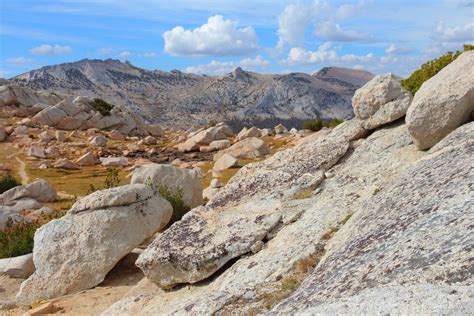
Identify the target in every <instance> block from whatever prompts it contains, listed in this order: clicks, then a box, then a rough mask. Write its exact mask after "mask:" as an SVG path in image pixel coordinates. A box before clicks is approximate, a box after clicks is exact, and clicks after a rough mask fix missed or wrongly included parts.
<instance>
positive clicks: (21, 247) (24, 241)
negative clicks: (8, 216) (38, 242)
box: [0, 222, 41, 259]
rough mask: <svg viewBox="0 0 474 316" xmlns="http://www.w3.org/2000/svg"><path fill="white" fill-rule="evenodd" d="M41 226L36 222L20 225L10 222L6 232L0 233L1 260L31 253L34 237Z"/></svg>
mask: <svg viewBox="0 0 474 316" xmlns="http://www.w3.org/2000/svg"><path fill="white" fill-rule="evenodd" d="M40 226H41V225H40V224H39V223H36V222H33V223H27V224H20V225H12V222H8V223H7V227H6V228H5V230H4V231H3V232H2V231H0V259H2V258H10V257H17V256H21V255H26V254H28V253H31V252H32V251H33V237H34V236H35V232H36V230H37V229H38V228H39V227H40Z"/></svg>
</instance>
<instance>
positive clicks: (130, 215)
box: [17, 184, 172, 303]
mask: <svg viewBox="0 0 474 316" xmlns="http://www.w3.org/2000/svg"><path fill="white" fill-rule="evenodd" d="M171 214H172V207H171V205H170V203H169V202H168V201H166V200H165V199H164V198H162V197H161V196H159V195H156V194H155V193H154V191H153V189H152V188H150V187H149V186H147V185H144V184H131V185H125V186H122V187H117V188H112V189H107V190H103V191H97V192H94V193H92V194H91V195H88V196H87V197H84V198H83V199H81V200H79V201H78V202H76V203H75V204H74V205H73V206H72V208H71V209H70V210H69V211H68V213H67V214H66V215H65V216H64V217H62V218H60V219H56V220H53V221H51V222H49V223H47V224H46V225H44V226H42V227H41V228H40V229H38V230H37V231H36V234H35V239H34V249H33V260H34V264H35V266H36V271H35V273H34V274H33V275H32V276H31V277H30V278H29V279H27V280H26V281H25V282H23V283H22V285H21V289H20V292H19V293H18V295H17V299H18V300H19V301H21V302H26V303H28V302H33V301H35V300H41V299H47V298H53V297H57V296H60V295H64V294H70V293H75V292H78V291H81V290H85V289H88V288H91V287H93V286H95V285H97V284H99V283H100V282H102V281H103V280H104V277H105V276H106V274H107V273H108V272H109V271H110V270H111V269H112V268H113V267H114V266H115V264H116V263H117V262H118V261H119V260H120V259H121V258H122V257H124V256H125V255H126V254H127V253H129V252H130V251H131V250H132V249H134V248H135V247H137V246H138V245H140V244H141V243H142V242H143V241H144V240H146V239H147V238H149V237H151V236H152V235H153V234H154V233H156V232H157V231H158V230H160V229H161V228H163V227H164V225H166V223H168V221H169V220H170V218H171ZM52 280H54V282H52Z"/></svg>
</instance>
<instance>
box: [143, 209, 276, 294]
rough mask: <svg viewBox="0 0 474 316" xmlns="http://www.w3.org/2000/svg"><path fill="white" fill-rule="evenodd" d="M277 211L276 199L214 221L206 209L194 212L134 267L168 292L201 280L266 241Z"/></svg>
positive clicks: (184, 218)
mask: <svg viewBox="0 0 474 316" xmlns="http://www.w3.org/2000/svg"><path fill="white" fill-rule="evenodd" d="M277 208H278V203H276V204H275V201H260V202H256V203H250V204H248V205H242V206H239V207H236V208H233V209H230V210H226V211H225V212H222V213H221V214H218V215H217V216H216V217H213V218H212V219H211V218H209V217H208V216H207V215H206V211H207V209H206V208H205V207H199V208H196V209H194V210H193V211H191V212H189V213H187V214H186V215H185V216H184V217H183V218H182V219H181V220H180V221H179V222H176V223H175V224H174V225H173V226H172V227H174V228H175V229H167V230H166V231H165V232H163V233H162V234H160V235H159V236H158V237H157V238H156V239H155V240H154V241H153V242H152V244H150V246H148V248H147V249H145V251H143V253H142V254H141V255H140V256H139V257H138V260H137V262H136V265H137V266H138V267H139V268H140V269H141V270H142V271H143V273H144V274H145V276H146V277H147V278H148V279H149V280H151V281H152V282H154V283H155V284H157V285H158V286H159V287H161V288H165V289H166V288H172V287H174V286H175V285H177V284H180V283H195V282H198V281H200V280H203V279H205V278H207V277H208V276H210V275H212V274H213V273H214V272H215V271H217V270H218V269H219V268H220V267H222V266H223V265H224V264H225V263H226V262H228V261H229V260H230V259H232V258H235V257H237V256H240V255H242V254H244V253H247V252H249V251H250V248H251V247H252V245H254V244H255V243H256V242H257V241H259V240H262V239H263V238H265V236H266V235H267V233H268V232H269V231H270V230H271V229H272V228H274V227H275V226H276V225H277V224H278V222H279V220H280V217H281V214H279V213H278V212H276V211H275V210H276V209H277ZM249 209H251V210H252V212H248V210H249ZM230 238H234V240H233V242H231V241H230Z"/></svg>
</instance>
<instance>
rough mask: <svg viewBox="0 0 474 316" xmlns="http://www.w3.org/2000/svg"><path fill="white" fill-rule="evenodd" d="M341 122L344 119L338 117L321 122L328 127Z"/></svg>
mask: <svg viewBox="0 0 474 316" xmlns="http://www.w3.org/2000/svg"><path fill="white" fill-rule="evenodd" d="M342 122H344V121H343V120H340V119H337V118H333V119H331V120H330V121H327V122H323V126H324V127H328V128H334V127H336V126H338V125H339V124H341V123H342Z"/></svg>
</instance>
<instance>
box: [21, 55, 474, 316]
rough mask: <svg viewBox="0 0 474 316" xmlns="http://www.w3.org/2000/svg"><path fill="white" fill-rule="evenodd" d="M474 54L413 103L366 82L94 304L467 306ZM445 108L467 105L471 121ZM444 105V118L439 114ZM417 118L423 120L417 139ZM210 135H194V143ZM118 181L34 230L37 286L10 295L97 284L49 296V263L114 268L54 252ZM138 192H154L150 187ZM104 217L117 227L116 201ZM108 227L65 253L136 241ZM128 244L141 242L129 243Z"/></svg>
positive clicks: (375, 311) (193, 213) (395, 85)
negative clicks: (344, 111) (348, 104)
mask: <svg viewBox="0 0 474 316" xmlns="http://www.w3.org/2000/svg"><path fill="white" fill-rule="evenodd" d="M473 61H474V52H468V53H464V54H463V55H461V56H460V57H459V58H458V59H457V60H456V61H454V62H453V63H451V64H450V65H448V66H447V67H446V68H445V69H443V70H442V71H440V72H439V73H438V74H437V75H436V76H434V77H433V78H431V79H430V80H428V81H427V82H426V83H425V84H424V85H423V86H422V87H421V88H420V90H419V92H418V93H419V95H418V94H417V95H415V96H414V99H413V101H412V102H410V101H411V98H410V99H407V97H406V95H405V93H406V91H405V90H404V89H403V88H402V87H401V86H400V84H399V83H400V82H399V78H397V77H396V76H393V75H391V74H387V75H383V76H377V77H375V78H373V79H372V80H371V81H370V82H369V83H367V84H366V85H365V86H364V87H362V88H361V89H360V90H359V91H358V92H357V95H356V96H355V97H354V99H353V103H354V107H355V108H358V110H356V111H355V115H356V117H355V118H354V119H352V120H349V121H346V122H344V123H342V124H340V125H338V126H337V127H336V128H334V129H331V130H322V131H320V132H318V133H314V134H312V135H310V136H308V137H305V138H302V139H300V141H299V143H298V144H297V145H296V146H295V147H293V148H289V149H286V150H282V151H280V152H278V153H276V154H274V155H273V156H270V157H266V159H265V160H262V161H258V162H254V163H250V164H247V165H246V166H244V167H243V168H241V169H240V170H239V171H238V172H237V174H236V175H235V176H234V177H232V178H231V179H230V181H229V182H228V183H227V184H226V185H225V186H223V187H220V188H219V190H218V191H217V192H216V193H215V194H214V195H213V196H212V197H210V200H209V201H208V202H207V203H206V204H205V205H198V206H196V207H194V208H193V209H191V210H190V211H189V212H187V213H186V214H185V215H184V216H183V217H182V218H181V220H179V221H176V222H174V223H173V224H172V225H171V226H169V227H167V228H166V229H164V230H163V231H162V232H160V233H158V234H156V235H155V236H154V240H153V241H152V242H151V243H147V244H146V245H142V246H144V247H146V249H144V250H143V251H140V252H141V254H140V255H139V256H138V259H137V260H136V262H135V265H136V266H138V267H139V268H140V269H141V270H142V272H143V273H144V276H145V277H144V278H143V279H142V281H140V282H139V283H138V284H137V285H136V286H135V287H134V289H132V290H131V291H130V292H129V293H128V294H127V295H125V297H124V298H123V299H121V300H119V301H117V302H115V303H114V304H113V305H111V306H109V307H108V309H107V310H105V311H104V310H103V309H102V310H100V311H96V313H95V314H98V313H99V312H101V313H102V315H156V314H160V315H161V314H165V315H229V314H245V315H247V314H248V315H253V314H264V313H266V314H270V315H277V314H278V315H288V314H338V315H339V314H341V315H346V314H347V315H351V314H368V315H380V314H428V315H431V314H455V315H458V314H459V315H464V314H470V313H471V311H472V310H473V308H474V306H473V300H472V293H473V285H472V284H473V283H472V281H473V275H472V272H473V271H472V246H473V244H474V240H473V237H472V236H473V234H472V230H473V225H472V222H473V220H474V212H473V210H474V200H473V197H472V191H473V175H474V167H473V166H474V141H473V139H474V122H472V113H473V112H474V95H473V94H472V91H474V80H472V74H473V73H474V69H473V66H474V63H473ZM459 78H462V80H461V81H459V80H460V79H459ZM459 82H460V84H456V83H459ZM445 87H449V89H446V88H445ZM431 95H437V98H436V99H432V98H428V97H427V96H431ZM420 96H421V97H420ZM446 108H448V109H451V111H443V110H444V109H446ZM452 109H461V110H462V112H463V114H464V113H469V114H470V115H471V116H470V118H467V119H466V115H459V113H457V112H456V111H452ZM439 112H443V113H444V114H445V118H444V120H440V119H439V118H438V117H437V116H436V115H434V114H436V113H439ZM415 114H416V115H415ZM404 115H406V120H405V118H404V117H403V116H404ZM446 122H449V124H446ZM419 126H428V127H427V128H426V129H425V130H424V133H423V134H422V133H419V132H418V127H419ZM208 134H209V135H210V134H211V132H210V131H208V130H201V131H197V134H196V135H195V136H191V138H193V137H196V138H195V139H194V140H195V141H196V143H202V142H203V140H204V139H206V137H205V136H206V135H208ZM197 135H199V137H197ZM433 135H435V136H436V137H433ZM439 135H442V136H439ZM277 136H278V137H279V136H281V135H277ZM252 138H253V137H249V138H247V139H252ZM255 139H257V138H255ZM257 140H258V139H257ZM243 141H245V139H244V140H243ZM427 141H429V142H427ZM206 143H207V141H206ZM420 144H423V146H420ZM227 154H228V153H227V152H226V155H227ZM223 157H224V156H223ZM221 158H222V157H221ZM219 159H220V158H219ZM168 168H171V169H168ZM164 169H167V170H166V171H165V170H164ZM190 172H191V171H190ZM183 179H185V177H184V176H180V175H178V172H175V171H174V170H173V169H172V167H166V168H164V167H162V166H160V165H151V166H147V167H145V166H142V167H140V168H138V169H135V171H134V174H133V176H132V183H143V182H144V183H146V184H152V187H153V188H154V187H155V183H154V182H155V181H158V182H159V185H163V184H164V182H167V183H170V184H173V183H178V180H183ZM134 185H135V186H137V184H134ZM129 187H130V186H128V187H127V186H122V187H119V188H116V189H114V190H113V191H114V192H115V194H109V193H110V192H111V191H110V190H104V191H100V192H96V193H94V194H92V195H89V196H88V197H85V198H83V200H79V201H78V202H76V204H75V205H74V206H73V207H72V208H71V209H70V211H69V212H68V215H66V216H65V217H64V218H63V219H58V220H55V221H52V222H50V223H49V224H47V225H45V226H44V227H43V228H42V229H40V231H39V233H37V234H36V235H35V247H34V250H33V259H34V260H35V264H36V263H38V267H40V268H39V269H38V270H37V271H36V272H35V274H33V275H32V276H30V278H29V279H28V280H26V281H24V283H23V288H22V289H24V288H27V286H28V285H30V284H34V285H35V287H34V289H37V290H35V291H34V294H32V293H29V292H28V291H20V292H19V294H18V296H17V299H18V300H20V299H21V300H22V301H23V302H31V301H32V300H34V299H41V298H47V299H51V298H54V297H55V296H57V295H61V294H60V293H63V294H64V293H68V294H71V295H75V293H76V292H78V291H81V290H87V289H88V288H89V287H90V286H92V285H90V284H85V283H83V282H81V281H82V277H83V276H82V275H81V274H80V273H78V272H77V273H71V274H70V275H67V278H64V279H63V278H54V279H55V282H57V284H56V285H55V286H56V287H62V286H63V285H68V282H69V280H74V281H75V282H76V283H77V284H80V285H81V286H80V287H75V288H72V289H71V290H67V291H61V292H58V293H50V292H49V291H48V290H49V288H51V286H49V285H48V283H49V280H50V279H51V278H53V277H54V275H55V273H56V271H63V270H64V271H69V270H68V269H70V267H71V266H74V268H75V269H77V270H78V271H84V270H87V267H88V266H95V267H101V264H102V265H103V266H105V267H106V269H104V271H105V270H108V269H110V268H111V264H109V263H107V264H106V265H105V264H104V263H103V262H101V259H100V257H99V258H97V259H96V258H95V256H90V257H87V258H88V260H87V262H84V261H80V260H75V261H74V262H71V261H69V260H68V257H65V256H64V255H61V254H62V253H64V249H63V248H64V246H61V244H62V242H63V240H62V239H61V238H56V237H55V236H54V232H55V231H56V230H55V229H54V228H55V227H59V223H61V221H65V220H69V219H70V218H71V216H84V217H86V219H88V220H90V219H93V218H94V216H96V215H97V212H102V210H95V209H94V208H90V211H89V209H87V210H86V209H84V206H85V205H100V208H101V207H102V206H104V205H107V206H113V208H115V206H117V205H118V204H120V205H122V201H125V200H128V199H125V198H122V197H121V194H117V193H116V192H120V191H121V192H123V193H126V192H125V191H127V188H129ZM139 187H140V188H142V190H144V191H147V192H148V195H150V196H153V197H154V198H157V199H158V198H160V197H159V194H160V192H157V191H155V190H151V189H150V188H148V187H145V186H143V185H139ZM156 187H158V186H156ZM196 194H200V192H197V193H196ZM148 195H147V196H148ZM104 196H107V198H104ZM124 196H126V194H124ZM198 204H199V203H198ZM121 207H122V206H121ZM123 207H124V211H125V210H127V211H128V212H130V211H134V210H137V209H134V208H127V207H125V206H123ZM140 209H141V210H142V211H150V210H151V209H152V208H151V207H150V206H146V205H141V206H140ZM160 209H161V207H160ZM163 209H164V208H163ZM76 210H79V211H80V212H79V213H76V212H75V211H76ZM159 211H160V210H158V209H156V210H155V212H156V213H159ZM174 211H175V210H173V212H174ZM104 213H107V214H108V215H107V217H106V219H108V220H110V221H111V224H110V225H112V224H113V223H114V221H115V220H114V219H113V217H112V215H114V212H107V210H104ZM140 213H141V212H140ZM137 215H138V214H137ZM107 222H108V221H107ZM161 224H162V223H161V222H160V225H159V226H161ZM163 224H164V223H163ZM70 225H72V227H71V229H68V232H70V234H69V235H68V236H67V240H68V242H69V241H70V242H71V244H72V243H73V241H74V240H81V241H84V240H85V239H84V238H86V237H84V236H90V235H91V234H92V236H95V235H96V233H95V232H96V231H97V232H100V236H102V232H101V227H102V226H104V225H98V226H93V225H92V226H91V225H81V222H80V221H79V222H77V221H71V223H70ZM91 227H92V228H91ZM104 227H106V226H104ZM120 227H121V226H119V229H118V230H119V231H121V230H122V229H121V228H120ZM112 231H113V230H112ZM65 238H66V237H65ZM104 238H105V240H96V241H94V239H92V241H91V243H90V244H88V245H84V244H82V243H81V244H78V245H77V246H68V247H67V249H68V250H70V249H72V248H73V247H78V249H77V250H75V251H76V252H82V251H88V250H89V249H88V247H92V248H94V246H95V244H94V243H97V244H104V243H107V242H110V243H113V245H114V246H115V247H116V248H114V249H116V251H117V252H118V253H120V256H123V255H125V253H126V252H127V251H130V249H131V247H132V246H130V247H129V245H128V243H127V242H128V241H130V240H132V241H133V240H134V239H133V238H129V239H127V236H122V235H120V234H113V236H111V237H104ZM139 239H140V240H141V239H142V238H139ZM139 243H140V242H139V241H138V238H137V241H134V242H133V245H134V246H139ZM47 258H54V259H55V260H54V261H50V260H46V259H47ZM116 259H118V258H114V260H113V261H115V260H116ZM37 261H38V262H37ZM71 271H72V270H71ZM87 271H88V270H87ZM103 273H104V272H103V271H102V272H101V276H103V275H104V274H103ZM38 276H41V278H38ZM84 284H85V285H84Z"/></svg>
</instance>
